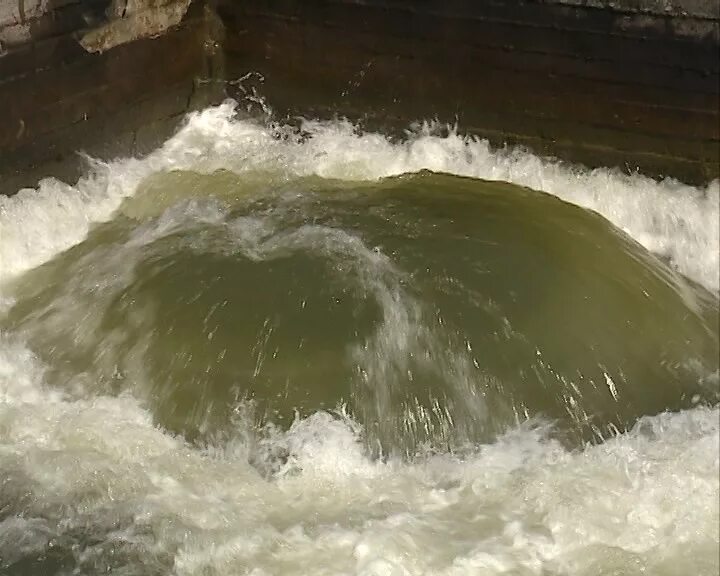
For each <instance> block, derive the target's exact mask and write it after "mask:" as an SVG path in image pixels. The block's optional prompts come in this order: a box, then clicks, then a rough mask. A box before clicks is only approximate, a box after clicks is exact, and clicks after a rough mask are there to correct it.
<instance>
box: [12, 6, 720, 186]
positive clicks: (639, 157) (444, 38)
mask: <svg viewBox="0 0 720 576" xmlns="http://www.w3.org/2000/svg"><path fill="white" fill-rule="evenodd" d="M719 11H720V3H718V2H717V0H710V1H708V0H484V1H483V2H478V1H477V0H425V1H423V2H419V1H417V0H274V1H273V2H267V1H266V0H192V1H191V0H82V1H81V0H0V192H14V191H16V190H17V189H18V188H19V187H20V186H25V185H32V184H34V183H35V182H36V181H37V178H38V177H40V176H47V175H60V176H63V177H65V178H69V179H71V178H73V177H75V176H76V175H77V173H78V170H79V166H80V163H79V161H78V157H77V155H76V154H75V151H76V150H84V151H87V152H90V153H92V154H95V155H99V156H101V157H103V156H105V157H110V156H113V155H118V154H134V153H141V152H143V151H146V150H147V149H149V147H151V146H152V145H153V144H154V143H158V142H159V141H160V140H161V139H162V138H164V137H165V136H167V135H168V134H169V133H170V131H172V130H173V129H174V127H175V126H176V125H177V122H178V121H179V119H180V118H182V116H183V115H184V113H185V112H186V111H188V110H189V109H190V108H192V107H194V106H201V105H203V104H207V103H210V102H215V101H217V100H219V99H220V98H221V97H222V96H223V95H224V90H225V88H226V87H227V90H228V92H229V93H230V95H232V96H236V97H238V98H242V97H243V96H244V94H243V92H242V91H239V90H237V89H236V88H234V85H233V84H232V82H228V83H223V82H222V81H220V79H222V78H224V79H226V80H229V81H231V80H233V79H235V78H239V77H241V76H244V75H246V74H247V73H248V72H253V71H255V72H259V73H260V74H261V75H262V76H263V77H264V78H265V80H264V82H263V83H262V84H260V85H258V86H257V90H258V92H259V93H260V94H262V95H263V96H265V97H266V98H267V100H268V102H269V103H270V105H271V106H272V107H273V108H274V110H275V111H276V112H277V113H278V114H279V115H280V116H281V117H282V116H287V117H292V116H294V115H297V114H301V115H311V116H319V117H331V116H335V115H342V116H347V117H349V118H351V119H354V120H358V121H360V122H361V123H362V124H364V125H365V126H367V127H369V128H378V129H383V130H393V129H395V128H398V129H403V128H405V127H407V126H408V125H409V124H410V123H411V122H412V121H415V120H421V119H427V118H438V119H439V120H441V121H447V122H451V123H454V122H456V121H457V122H458V123H459V126H460V129H461V130H464V131H467V132H472V133H475V134H477V135H479V136H482V137H487V138H488V139H489V140H490V141H491V142H493V143H494V144H496V145H499V146H501V145H504V144H518V145H523V146H526V147H529V148H531V149H532V150H533V151H535V152H536V153H540V154H548V155H554V156H558V157H560V158H563V159H567V160H571V161H577V162H582V163H584V164H587V165H589V166H600V165H610V166H619V167H621V168H624V169H627V170H636V169H639V170H641V171H642V172H644V173H646V174H649V175H652V176H664V175H671V176H675V177H678V178H680V179H682V180H685V181H688V182H694V183H702V182H706V181H708V180H710V179H713V178H716V177H718V172H719V170H720V168H719V159H718V155H719V154H720V138H719V135H718V131H719V130H720V119H719V114H718V105H719V98H720V86H719V85H720V81H719V72H720V63H719V61H718V46H720V31H719V28H718V23H719V14H718V12H719ZM255 77H257V76H255ZM208 80H209V81H208Z"/></svg>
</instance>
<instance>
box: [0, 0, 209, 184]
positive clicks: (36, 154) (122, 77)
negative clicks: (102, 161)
mask: <svg viewBox="0 0 720 576" xmlns="http://www.w3.org/2000/svg"><path fill="white" fill-rule="evenodd" d="M0 1H3V2H5V0H0ZM13 1H15V0H13ZM110 8H111V6H110V2H109V0H86V1H83V2H73V1H72V0H62V2H60V3H59V4H58V6H57V7H55V8H52V9H50V10H49V11H48V12H45V13H42V14H36V17H35V18H34V19H32V20H29V21H28V22H27V25H26V29H27V33H28V34H29V36H30V38H29V39H27V40H25V41H21V42H19V43H16V44H13V45H9V46H8V45H6V46H5V50H4V53H3V54H1V55H0V193H6V194H11V193H14V192H16V191H17V190H18V189H19V188H21V187H23V186H34V185H35V184H36V183H37V181H38V179H39V178H41V177H43V176H49V175H53V176H57V177H61V178H63V179H67V180H69V181H73V180H74V179H75V178H77V176H79V174H80V172H81V170H82V161H81V159H80V157H79V155H78V154H77V151H87V152H89V153H91V154H93V155H95V156H98V157H104V158H111V157H114V156H118V155H131V154H140V153H143V152H146V151H148V150H150V149H152V148H153V147H155V146H156V145H157V144H159V143H160V142H161V141H162V140H163V139H165V138H166V137H167V136H169V135H170V134H171V133H172V131H173V130H174V129H175V127H176V126H177V124H178V122H179V121H180V119H181V118H182V117H183V116H184V114H185V113H186V112H187V111H188V110H189V109H191V108H193V107H197V106H203V105H205V104H206V103H207V102H210V101H215V100H217V94H214V95H212V94H208V93H206V92H207V91H209V89H211V88H212V87H213V85H211V84H205V83H198V82H197V79H199V78H207V77H209V76H212V75H213V73H214V72H213V70H211V67H212V61H213V55H212V54H211V52H212V51H211V50H209V49H208V43H209V37H210V31H209V24H208V19H207V14H206V13H205V11H204V8H203V5H202V4H201V3H199V2H196V3H194V4H191V5H190V9H189V10H188V11H187V13H186V14H185V16H184V18H183V19H182V21H181V22H180V23H179V25H176V26H173V27H171V28H170V29H169V30H167V31H166V32H165V33H163V34H162V35H160V36H159V37H147V38H142V37H140V38H138V39H135V40H132V41H127V42H124V43H120V44H119V45H117V46H114V47H112V48H109V49H107V50H105V51H102V52H90V51H88V49H86V48H84V47H83V45H82V42H83V41H84V40H83V38H87V36H86V34H88V32H91V31H93V30H94V31H101V32H102V38H103V39H104V40H106V39H107V38H108V37H110V33H111V32H113V28H112V27H108V25H109V24H112V14H111V10H110ZM127 23H131V21H130V20H128V19H127V15H126V20H125V22H123V26H124V25H125V24H127ZM106 28H107V33H106ZM126 28H127V26H125V28H124V29H123V30H121V32H122V33H123V34H124V33H125V29H126ZM138 34H140V31H139V32H138Z"/></svg>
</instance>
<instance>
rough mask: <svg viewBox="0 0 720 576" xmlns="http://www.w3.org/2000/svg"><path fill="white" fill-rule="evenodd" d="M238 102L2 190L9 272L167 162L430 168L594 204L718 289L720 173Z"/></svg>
mask: <svg viewBox="0 0 720 576" xmlns="http://www.w3.org/2000/svg"><path fill="white" fill-rule="evenodd" d="M235 108H236V103H235V102H232V101H228V102H226V103H224V104H222V105H220V106H217V107H213V108H208V109H206V110H204V111H202V112H198V113H193V114H190V115H189V117H188V120H187V122H186V124H185V126H184V127H183V128H182V129H181V130H179V131H178V133H177V134H176V135H175V136H173V137H172V138H171V139H170V140H168V141H167V142H166V143H165V144H164V145H163V146H162V147H160V148H158V149H157V150H156V151H154V152H153V153H152V154H150V155H149V156H148V157H146V158H144V159H142V160H136V159H129V160H118V161H114V162H110V163H108V164H101V163H92V165H91V170H90V173H89V175H88V176H86V177H84V178H82V179H81V180H80V181H79V182H78V183H77V184H76V185H75V186H70V185H67V184H63V183H61V182H58V181H56V180H44V181H42V182H41V183H40V184H39V186H38V189H37V190H26V191H22V192H20V193H19V194H17V195H16V196H14V197H12V198H5V197H2V198H0V240H1V242H0V281H2V280H4V279H7V278H9V277H12V276H14V275H16V274H19V273H21V272H23V271H24V270H27V269H29V268H32V267H35V266H37V265H39V264H41V263H42V262H44V261H46V260H48V259H50V258H52V256H53V255H55V254H56V253H58V252H60V251H62V250H65V249H67V248H69V247H70V246H72V245H74V244H76V243H78V242H81V241H82V240H83V239H84V238H85V236H86V234H87V232H88V230H89V228H90V227H91V226H92V224H93V223H96V222H101V221H105V220H107V219H109V218H111V217H112V215H113V213H114V211H115V210H116V209H117V207H118V206H119V204H120V203H121V201H122V199H123V198H125V197H127V196H131V195H133V194H134V193H135V191H136V190H137V188H138V185H139V184H140V182H141V181H142V180H143V179H144V178H146V177H147V176H149V175H150V174H153V173H156V172H161V171H168V170H178V169H182V170H193V171H197V172H205V173H207V172H213V171H216V170H220V169H225V170H231V171H234V172H237V173H245V172H253V171H262V172H268V173H272V174H275V175H276V177H280V178H294V177H298V176H307V175H317V176H321V177H323V178H337V179H342V180H355V181H362V180H376V179H379V178H383V177H387V176H394V175H399V174H403V173H407V172H415V171H418V170H423V169H427V170H434V171H443V172H449V173H452V174H457V175H462V176H469V177H473V178H484V179H489V180H504V181H507V182H511V183H515V184H518V185H522V186H528V187H530V188H534V189H536V190H542V191H545V192H547V193H550V194H553V195H556V196H558V197H560V198H562V199H564V200H566V201H569V202H573V203H575V204H578V205H580V206H583V207H585V208H588V209H591V210H595V211H597V212H599V213H600V214H602V215H603V216H604V217H606V218H607V219H608V220H610V221H611V222H613V223H614V224H615V225H616V226H618V227H619V228H621V229H622V230H624V231H625V232H626V233H628V234H629V235H631V236H632V237H633V238H635V240H637V241H638V242H640V243H641V244H643V245H644V246H645V247H646V248H647V249H649V250H651V251H653V252H655V253H657V254H660V255H661V256H663V257H665V258H667V259H669V260H670V261H671V262H672V263H673V265H674V266H675V267H676V268H677V269H678V270H679V271H681V272H682V273H684V274H686V275H687V276H689V277H690V278H692V279H693V280H695V281H698V282H700V283H702V284H703V285H705V286H706V287H707V288H709V289H711V290H715V291H716V290H717V289H718V282H719V272H718V271H719V270H720V267H719V263H718V259H719V258H720V256H718V251H717V246H718V243H719V242H720V232H719V229H720V224H718V222H719V203H720V200H719V191H720V185H718V182H714V183H712V184H710V185H709V186H708V187H706V188H693V187H691V186H686V185H683V184H681V183H679V182H677V181H674V180H672V179H667V180H664V181H662V182H655V181H653V180H651V179H649V178H645V177H642V176H639V175H624V174H621V173H620V172H618V171H617V170H614V169H613V170H609V169H598V170H592V171H590V170H586V169H580V168H574V167H571V166H568V165H565V164H562V163H558V162H554V161H549V160H544V159H541V158H538V157H537V156H534V155H532V154H530V153H528V152H524V151H521V150H493V149H491V148H490V146H489V145H488V144H487V142H485V141H482V140H477V139H475V138H472V137H463V136H460V135H459V134H457V133H454V132H451V133H450V134H449V135H445V136H438V135H436V134H435V129H434V127H433V126H431V125H425V126H424V127H422V128H421V129H419V130H417V131H415V132H412V133H409V134H408V135H407V138H406V139H405V140H403V141H401V142H391V141H390V140H389V139H388V138H387V137H385V136H383V135H381V134H373V133H361V132H359V130H358V129H357V127H355V126H353V125H352V124H351V123H349V122H346V121H332V122H318V121H306V122H304V123H303V126H302V136H300V135H298V133H296V132H295V131H294V130H293V129H291V128H290V127H287V126H270V125H262V124H259V123H257V122H255V121H251V120H241V119H237V118H236V117H235Z"/></svg>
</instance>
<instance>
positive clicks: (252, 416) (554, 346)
mask: <svg viewBox="0 0 720 576" xmlns="http://www.w3.org/2000/svg"><path fill="white" fill-rule="evenodd" d="M10 294H11V295H12V296H13V297H14V298H15V299H16V301H17V303H16V304H15V306H14V307H12V309H11V310H10V312H9V313H8V314H7V316H6V317H5V318H2V319H1V320H0V329H1V330H3V331H5V332H7V333H11V334H14V335H18V336H19V337H21V338H22V339H23V340H24V341H26V342H27V343H28V345H29V346H30V347H31V349H32V350H34V351H35V353H36V354H37V355H38V356H39V357H40V359H41V360H42V361H44V362H45V363H46V364H47V365H48V366H49V368H48V373H47V381H48V383H49V385H50V386H51V387H52V388H55V389H59V390H63V391H64V392H66V393H67V394H69V395H70V397H75V398H85V397H94V396H100V395H111V396H122V395H124V394H130V395H132V396H133V397H134V398H138V399H139V401H140V402H141V404H142V405H144V406H147V407H148V408H149V410H150V411H151V413H152V416H153V418H154V420H155V423H156V425H158V426H159V427H160V428H162V429H164V430H166V431H169V432H171V433H174V434H179V435H181V436H182V437H183V438H185V439H186V440H187V441H189V442H190V443H191V444H195V445H205V444H208V443H209V444H214V443H217V442H218V441H219V440H218V439H222V438H223V437H225V436H226V435H227V434H228V433H229V431H230V430H235V429H236V427H237V425H238V422H244V423H248V422H253V423H254V425H256V426H257V425H261V424H262V425H264V424H268V423H273V424H274V425H277V426H279V427H281V428H286V427H287V426H289V424H290V423H291V422H292V421H293V419H294V418H296V417H297V416H300V417H306V416H308V415H311V414H313V413H315V412H317V411H318V410H321V409H329V410H332V409H337V408H339V407H344V409H345V410H347V412H348V413H349V414H350V415H351V416H352V417H353V418H354V419H355V421H357V422H358V423H359V424H360V425H361V426H362V435H363V439H364V442H365V443H366V445H367V447H368V449H369V450H370V451H371V453H374V454H376V455H377V454H383V455H386V456H387V455H391V454H396V453H397V454H399V455H403V456H404V457H408V456H410V457H412V456H413V455H416V454H417V453H418V452H419V451H426V450H431V451H446V450H448V449H449V450H451V451H462V450H463V449H464V447H466V446H468V445H472V444H473V443H477V442H487V441H491V440H492V439H494V438H495V437H497V435H498V434H501V433H503V432H505V431H507V430H508V429H511V428H513V427H514V426H517V425H518V423H521V422H524V421H526V420H531V421H535V420H537V421H543V422H548V421H549V422H552V423H554V432H553V434H554V435H555V436H556V437H558V438H559V439H561V441H562V442H564V443H565V444H566V445H568V446H577V445H578V444H579V443H582V442H584V441H597V440H599V439H600V438H605V437H608V436H610V435H612V434H614V433H615V432H616V431H623V430H626V429H627V428H629V427H631V426H632V425H633V424H634V423H635V421H636V420H637V419H638V418H639V417H640V416H643V415H652V414H657V413H660V412H662V411H665V410H679V409H683V408H689V407H692V406H695V405H697V404H708V403H709V404H714V403H716V402H717V399H718V386H717V371H718V354H717V353H718V300H717V297H716V296H715V295H713V294H711V293H709V292H708V291H707V290H705V289H703V288H702V287H699V286H698V285H695V284H693V283H692V282H690V281H688V280H687V279H685V278H683V277H682V276H681V275H679V274H678V273H677V272H675V271H673V270H671V269H670V268H669V267H668V266H667V265H666V264H665V263H663V262H662V261H661V260H659V259H658V258H657V257H655V256H653V255H652V254H650V253H649V252H647V251H646V250H645V249H644V248H642V247H641V246H640V245H638V244H637V243H636V242H635V241H633V240H632V239H631V238H629V237H628V236H626V235H625V234H623V233H622V232H620V231H619V230H617V229H616V228H614V227H613V226H612V225H611V224H610V223H609V222H608V221H607V220H605V219H604V218H602V217H601V216H599V215H597V214H596V213H593V212H591V211H588V210H585V209H582V208H579V207H577V206H574V205H571V204H568V203H565V202H563V201H561V200H559V199H557V198H555V197H551V196H549V195H546V194H543V193H540V192H536V191H531V190H528V189H524V188H520V187H517V186H513V185H511V184H505V183H496V182H493V183H491V182H486V181H482V180H473V179H465V178H460V177H456V176H450V175H443V174H433V173H429V172H422V173H418V174H414V175H405V176H400V177H396V178H388V179H383V180H379V181H375V182H364V183H351V182H341V181H333V180H321V179H319V178H290V179H288V178H285V177H281V176H279V175H277V174H273V173H252V174H246V175H244V176H242V177H240V176H236V175H233V174H231V173H229V172H217V173H215V174H212V175H200V174H196V173H192V172H169V173H161V174H157V175H155V176H153V177H151V178H150V179H149V180H147V181H145V182H144V183H143V184H142V186H141V188H140V190H139V191H138V192H137V194H136V195H135V196H134V197H133V198H131V199H128V200H126V202H125V204H124V205H123V206H122V207H121V209H120V211H119V213H118V214H117V216H116V217H115V218H114V219H113V220H111V221H110V222H107V223H105V224H102V225H98V226H97V227H95V228H94V229H93V230H92V232H91V233H90V235H89V237H88V238H87V239H86V240H85V241H84V242H82V243H81V244H79V245H77V246H75V247H74V248H72V249H70V250H68V251H67V252H65V253H62V254H60V255H58V256H57V257H56V258H54V259H53V260H51V261H50V262H48V263H46V264H45V265H43V266H41V267H39V268H36V269H34V270H32V271H30V272H28V273H26V274H24V275H23V276H21V277H20V278H18V279H17V280H15V281H14V284H13V285H12V287H11V291H10Z"/></svg>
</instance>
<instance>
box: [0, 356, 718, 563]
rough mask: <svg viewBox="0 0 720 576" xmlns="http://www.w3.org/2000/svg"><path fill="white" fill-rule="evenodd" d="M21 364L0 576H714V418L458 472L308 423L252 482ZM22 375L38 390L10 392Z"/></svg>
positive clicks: (492, 452) (527, 432) (488, 459)
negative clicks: (107, 572) (46, 564)
mask: <svg viewBox="0 0 720 576" xmlns="http://www.w3.org/2000/svg"><path fill="white" fill-rule="evenodd" d="M14 349H15V352H14V353H13V354H10V355H6V357H4V358H3V364H2V366H3V367H4V369H3V372H2V373H0V386H2V390H4V393H5V394H6V400H9V402H7V401H6V402H5V403H3V404H2V405H0V406H2V409H0V431H1V434H0V466H1V467H2V469H3V471H4V472H5V474H6V479H5V484H4V486H3V490H4V492H3V494H5V496H7V495H10V496H12V494H15V493H17V494H24V496H22V498H20V497H19V496H18V501H20V502H21V503H22V505H23V506H24V508H23V510H22V512H23V513H22V516H18V515H16V514H10V516H8V517H5V518H4V519H2V520H0V554H1V555H2V558H3V559H4V560H3V561H4V562H8V561H10V562H12V561H13V559H15V560H17V559H19V558H20V557H22V555H23V554H28V555H32V554H43V553H46V551H47V550H48V549H49V548H48V546H50V544H51V543H52V546H55V547H62V546H68V547H70V546H71V545H74V546H76V547H75V548H74V550H75V552H73V554H74V555H75V561H76V563H77V565H78V566H79V567H80V568H81V569H84V570H85V571H90V572H93V571H96V572H97V571H100V570H101V569H107V566H108V564H107V562H119V564H115V566H116V567H118V566H122V567H125V568H126V569H129V570H131V571H132V570H135V571H138V570H139V571H141V572H142V571H145V572H147V573H152V571H153V570H160V571H162V570H166V571H170V570H171V569H174V570H175V572H176V573H177V574H197V573H208V574H223V573H237V572H242V571H243V570H245V568H246V567H249V566H253V567H255V569H256V570H257V571H259V572H258V573H268V574H286V573H287V574H296V573H299V572H303V573H318V571H321V570H325V571H330V572H331V573H332V572H334V573H358V574H385V573H393V571H394V572H398V573H402V574H413V575H414V574H443V575H455V576H457V575H469V574H478V573H485V574H505V573H508V572H514V573H521V574H542V573H546V572H551V573H558V574H579V575H588V576H589V575H590V574H597V573H601V572H603V571H606V572H607V571H608V570H609V571H612V570H622V571H623V573H627V574H641V573H680V572H682V573H693V574H699V575H706V576H710V575H711V574H715V573H716V572H717V568H718V563H717V553H716V552H717V547H718V540H719V539H720V536H719V535H718V529H717V526H718V518H719V517H720V513H719V511H718V502H719V501H720V500H719V499H718V497H719V496H720V494H719V486H718V482H717V477H718V473H720V462H719V457H718V454H719V453H720V452H719V449H720V445H719V439H720V430H719V428H720V426H719V420H718V415H719V414H718V410H717V409H711V408H706V407H698V408H695V409H692V410H689V411H685V412H680V413H676V414H661V415H659V416H655V417H646V418H644V419H642V420H641V421H640V422H639V423H638V424H637V425H636V426H635V427H634V428H633V429H632V430H631V431H629V432H627V433H625V434H621V435H618V436H617V437H615V438H612V439H609V440H608V441H606V442H605V443H603V444H601V445H596V446H590V447H587V448H585V449H584V450H582V451H572V452H569V451H567V450H565V449H564V448H562V447H561V446H560V445H559V444H558V443H556V442H554V441H552V440H549V439H548V438H547V434H546V429H545V428H544V427H543V426H537V425H536V424H533V423H527V424H525V425H523V426H521V427H519V428H516V429H514V430H512V431H510V432H509V433H507V434H506V435H504V436H502V437H501V438H499V439H498V441H497V442H495V443H492V444H488V445H484V446H479V447H477V449H476V450H475V452H473V453H471V454H467V455H466V456H465V457H464V458H458V457H455V456H452V455H450V454H442V455H436V456H429V457H427V458H419V459H417V460H416V461H414V462H407V461H404V462H403V461H400V460H394V459H392V458H391V459H389V460H388V461H386V462H382V461H376V460H375V461H374V460H371V459H369V458H368V457H367V456H366V455H365V453H364V451H363V450H362V448H361V444H360V442H359V436H360V435H361V434H362V429H361V428H360V427H359V425H358V424H357V423H355V422H353V421H352V420H350V419H349V418H348V417H347V416H346V415H344V414H343V413H342V412H339V413H338V414H336V415H330V414H328V413H325V412H318V413H316V414H314V415H311V416H309V417H308V418H305V419H298V420H297V421H296V422H295V424H294V425H293V426H291V428H290V429H289V430H288V431H287V432H279V431H275V432H274V433H273V434H272V435H270V436H268V438H267V442H269V443H270V444H271V445H272V446H271V448H273V449H274V450H275V452H284V453H285V454H286V459H285V465H284V466H281V467H279V468H277V472H276V473H275V474H274V475H273V476H271V477H270V478H268V479H263V478H262V477H261V476H260V475H259V474H258V473H257V472H255V471H254V470H253V468H252V467H251V466H250V465H249V464H248V459H247V458H248V453H249V452H248V451H242V450H229V451H214V452H212V451H211V452H208V451H202V450H195V449H192V448H190V447H188V446H187V445H185V444H184V443H183V442H181V441H180V440H179V439H177V438H175V437H173V436H170V435H168V434H166V433H163V432H162V431H160V430H158V429H157V428H156V427H154V426H153V424H152V421H151V418H150V417H149V414H148V413H147V412H146V411H144V410H143V409H142V408H141V407H139V406H138V405H137V403H136V402H135V401H134V400H132V399H130V398H125V397H121V398H110V397H98V398H96V399H94V400H92V401H87V400H71V399H69V398H67V397H54V398H50V397H48V396H47V392H46V391H45V390H44V389H43V378H42V373H43V367H42V366H41V365H39V364H38V362H37V360H35V359H33V358H32V357H31V356H28V355H27V354H26V353H23V352H22V346H21V345H20V344H15V345H14ZM13 366H14V367H13ZM21 372H22V373H27V374H34V375H35V376H33V377H31V378H28V379H27V380H26V382H25V384H24V389H21V388H18V387H12V386H8V381H9V380H12V379H13V378H14V375H16V374H18V373H21ZM28 389H32V390H34V394H31V395H28V393H27V391H28ZM19 401H22V403H23V411H22V414H21V416H22V417H20V414H19V413H18V412H17V407H18V402H19ZM236 441H240V440H236ZM59 470H61V471H62V473H61V474H60V473H58V471H59ZM0 497H1V496H0ZM3 503H4V504H8V503H10V505H16V504H15V501H14V500H13V499H12V498H11V500H9V501H8V502H3ZM68 503H73V504H68ZM131 567H132V568H131Z"/></svg>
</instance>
